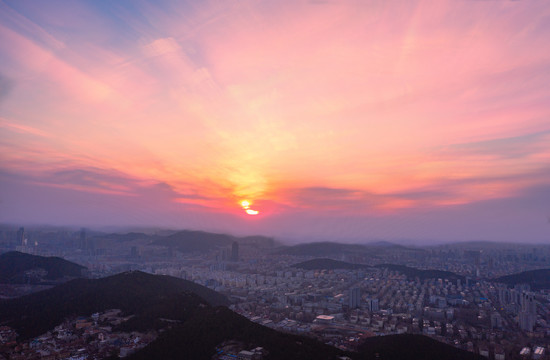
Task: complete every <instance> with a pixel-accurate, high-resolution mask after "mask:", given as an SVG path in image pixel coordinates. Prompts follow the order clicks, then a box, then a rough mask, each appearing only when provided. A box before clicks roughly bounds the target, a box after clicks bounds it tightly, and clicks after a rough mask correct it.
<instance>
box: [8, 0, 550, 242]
mask: <svg viewBox="0 0 550 360" xmlns="http://www.w3.org/2000/svg"><path fill="white" fill-rule="evenodd" d="M549 19H550V7H549V6H548V3H547V2H545V1H437V2H432V1H407V2H397V1H394V2H383V1H372V2H355V1H342V2H340V1H310V2H306V1H227V2H217V1H200V2H197V1H186V2H171V1H159V2H155V3H154V4H153V3H148V2H141V1H139V2H135V1H117V2H98V1H79V2H66V1H48V2H39V1H3V2H1V3H0V44H2V51H1V52H0V87H1V88H0V154H1V155H0V164H1V165H0V222H2V223H10V224H21V226H22V225H27V224H29V225H30V224H53V225H74V226H79V227H80V226H86V227H103V226H156V227H167V228H173V229H198V230H207V231H218V232H228V233H231V234H236V235H249V234H263V235H269V236H274V237H275V238H284V239H294V240H295V241H300V240H301V239H303V240H312V239H316V240H335V241H344V240H345V241H351V242H357V241H362V240H373V239H385V240H403V241H405V240H406V241H408V242H409V243H415V242H418V243H423V244H425V243H429V242H448V241H463V240H491V241H514V242H527V243H536V242H539V243H540V242H547V241H548V239H549V238H550V220H549V216H550V183H549V180H548V179H550V87H549V86H548V84H549V83H550V53H549V51H548V43H549V41H550V26H549V24H550V21H549Z"/></svg>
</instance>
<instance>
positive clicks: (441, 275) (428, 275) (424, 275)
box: [375, 264, 466, 282]
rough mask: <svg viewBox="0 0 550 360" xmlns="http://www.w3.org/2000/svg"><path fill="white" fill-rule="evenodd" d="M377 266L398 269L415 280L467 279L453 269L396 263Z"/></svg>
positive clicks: (378, 266)
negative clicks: (417, 266)
mask: <svg viewBox="0 0 550 360" xmlns="http://www.w3.org/2000/svg"><path fill="white" fill-rule="evenodd" d="M375 267H377V268H385V269H389V270H392V271H398V272H400V273H401V274H403V275H405V276H406V277H407V278H409V279H411V280H413V279H415V278H417V277H418V278H419V279H420V280H425V279H449V280H457V279H460V280H461V281H463V282H464V281H465V280H466V278H465V277H464V276H462V275H458V274H456V273H454V272H451V271H444V270H434V269H428V270H421V269H416V268H412V267H408V266H405V265H395V264H379V265H375Z"/></svg>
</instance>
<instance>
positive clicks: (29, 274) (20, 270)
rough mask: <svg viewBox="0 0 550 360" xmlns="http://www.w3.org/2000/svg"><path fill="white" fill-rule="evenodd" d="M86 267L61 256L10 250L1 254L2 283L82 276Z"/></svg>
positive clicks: (22, 282)
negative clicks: (46, 255)
mask: <svg viewBox="0 0 550 360" xmlns="http://www.w3.org/2000/svg"><path fill="white" fill-rule="evenodd" d="M85 270H86V267H84V266H81V265H78V264H75V263H73V262H70V261H67V260H65V259H62V258H59V257H44V256H36V255H30V254H25V253H21V252H18V251H10V252H7V253H4V254H2V255H0V283H3V284H26V283H29V282H30V283H41V282H44V281H58V280H61V279H67V278H77V277H81V276H82V272H83V271H85Z"/></svg>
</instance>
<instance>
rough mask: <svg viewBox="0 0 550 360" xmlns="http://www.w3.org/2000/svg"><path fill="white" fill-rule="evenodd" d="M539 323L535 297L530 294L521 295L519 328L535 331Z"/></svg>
mask: <svg viewBox="0 0 550 360" xmlns="http://www.w3.org/2000/svg"><path fill="white" fill-rule="evenodd" d="M536 322H537V303H536V301H535V295H534V294H533V293H530V292H524V293H522V294H521V311H520V312H519V327H520V329H521V330H523V331H529V332H530V331H533V329H534V328H535V325H536Z"/></svg>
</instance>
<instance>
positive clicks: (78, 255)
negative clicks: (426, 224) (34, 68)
mask: <svg viewBox="0 0 550 360" xmlns="http://www.w3.org/2000/svg"><path fill="white" fill-rule="evenodd" d="M167 239H171V241H167ZM174 239H177V241H176V242H174ZM192 239H198V240H199V241H200V247H201V249H195V250H193V249H188V250H186V249H185V248H184V247H182V246H181V245H184V244H186V243H189V242H191V240H192ZM1 241H2V242H0V244H1V246H2V247H1V249H2V251H3V252H4V253H5V254H7V253H9V252H10V251H17V252H20V253H25V254H32V255H38V256H50V257H51V256H57V257H61V258H63V259H67V260H70V261H72V262H74V263H76V264H79V265H81V266H83V271H82V276H85V277H88V278H105V277H109V276H112V275H116V274H120V273H127V272H144V273H147V274H155V275H168V276H171V277H176V278H181V279H186V280H190V281H192V282H195V283H197V284H200V285H202V286H205V287H207V288H209V289H211V290H214V291H216V292H218V293H220V294H223V295H225V296H227V298H228V299H229V301H230V304H229V305H228V306H229V308H230V309H231V310H233V311H234V312H236V313H238V314H240V315H242V316H244V317H246V318H248V319H249V320H251V321H253V322H255V323H257V324H260V325H262V326H265V327H269V328H272V329H275V330H277V331H281V332H285V333H292V334H297V335H304V336H308V337H313V338H315V339H318V340H319V341H321V342H323V343H325V344H328V345H331V346H333V347H336V348H339V349H342V350H346V351H355V350H357V349H358V347H359V346H360V344H361V343H362V342H363V341H364V340H365V339H368V338H371V337H378V336H385V335H393V334H422V335H425V336H428V337H431V338H433V339H435V340H437V341H440V342H443V343H446V344H449V345H451V346H453V347H456V348H459V349H463V350H465V351H468V352H471V353H475V354H479V355H480V356H482V357H485V358H490V359H497V360H501V359H527V358H532V359H546V358H547V356H548V355H547V354H548V351H549V346H550V322H549V321H550V287H549V286H548V285H549V284H550V282H549V280H548V279H550V277H549V276H548V273H549V272H550V270H548V262H549V261H550V245H544V244H531V245H526V244H521V245H519V244H513V243H489V242H471V243H450V244H438V245H431V246H422V247H408V246H404V245H399V244H394V243H389V242H372V243H366V244H364V245H360V244H341V243H310V244H300V245H293V246H292V245H284V244H281V243H278V242H277V241H275V240H274V239H272V238H268V237H262V236H256V237H243V238H238V237H232V236H229V235H221V234H212V233H206V232H200V231H180V232H177V231H168V230H164V231H162V232H159V231H157V234H153V233H138V232H130V233H118V234H117V233H110V234H107V233H101V232H98V231H93V230H87V229H84V228H82V229H80V230H78V229H72V230H71V229H68V228H65V229H62V228H57V229H56V228H49V229H43V230H40V229H32V230H26V228H24V227H20V228H19V229H17V228H15V227H9V226H3V228H2V232H1ZM196 244H197V243H196ZM196 244H195V245H196ZM184 246H185V245H184ZM84 269H85V270H84ZM541 269H542V270H541ZM39 270H40V269H29V270H27V271H26V272H25V277H26V279H24V281H22V282H21V283H20V284H11V285H9V284H5V285H2V294H1V295H2V297H3V298H6V299H8V298H16V297H17V296H22V295H24V294H26V293H32V292H35V291H39V290H44V289H47V288H51V287H52V286H54V284H53V283H48V282H47V281H46V280H45V278H44V277H45V275H46V272H45V271H44V270H42V272H40V271H39ZM537 270H540V271H543V273H542V275H540V274H539V275H536V274H535V273H532V274H531V275H530V278H524V279H522V278H518V279H516V280H513V281H510V280H511V279H507V276H508V275H512V274H520V273H525V272H529V271H535V272H536V271H537ZM537 276H538V278H537ZM65 280H67V279H65ZM127 316H128V315H126V318H125V317H124V316H123V314H121V310H120V309H106V311H104V312H99V313H94V314H85V313H83V314H78V316H76V317H74V318H71V319H66V320H65V321H64V322H63V323H61V324H58V325H57V326H56V327H55V328H53V329H50V330H49V331H48V332H47V333H46V334H42V335H41V336H39V337H36V338H33V339H32V340H31V341H29V342H28V343H22V344H20V343H19V342H16V341H15V339H16V333H15V330H14V329H10V328H9V327H6V326H4V327H2V332H3V333H2V339H3V340H2V341H3V344H4V347H3V349H4V351H6V349H8V348H9V347H6V344H10V342H11V344H12V347H11V348H9V349H10V351H12V352H11V355H10V356H11V357H7V358H8V359H12V358H13V359H23V358H34V357H37V356H39V355H38V354H40V356H41V357H40V358H50V359H65V358H66V359H77V358H78V359H87V358H94V359H100V358H106V357H107V356H108V355H111V354H113V353H116V355H119V356H120V357H125V356H127V355H129V354H131V353H133V352H135V351H136V350H139V349H141V348H143V347H145V346H146V345H147V344H148V343H150V342H151V341H153V340H154V339H155V338H156V337H157V336H158V334H155V331H154V330H153V329H150V330H149V331H147V332H142V333H140V332H131V333H125V332H115V331H113V330H112V329H113V325H116V324H120V323H121V322H124V321H125V320H127V319H128V318H127ZM90 339H92V341H90ZM16 344H17V347H14V345H16ZM230 345H231V344H230ZM220 347H221V348H223V346H222V345H220ZM235 347H236V348H237V350H238V351H237V352H236V353H235V354H238V353H239V352H241V351H244V352H245V353H244V354H249V353H251V354H255V353H254V352H251V350H253V349H244V348H239V346H238V345H237V346H236V345H235V344H233V347H231V346H229V348H230V349H231V348H235ZM14 349H19V351H16V350H14ZM23 349H24V350H23ZM227 351H230V350H227ZM7 353H9V351H8V352H7ZM18 354H19V355H18ZM31 354H32V355H31ZM258 354H259V355H258ZM258 354H256V355H250V354H249V355H250V356H251V357H250V358H261V350H259V353H258ZM48 356H50V357H48ZM256 356H258V357H256ZM218 358H220V359H221V358H224V357H221V356H220V357H218Z"/></svg>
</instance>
